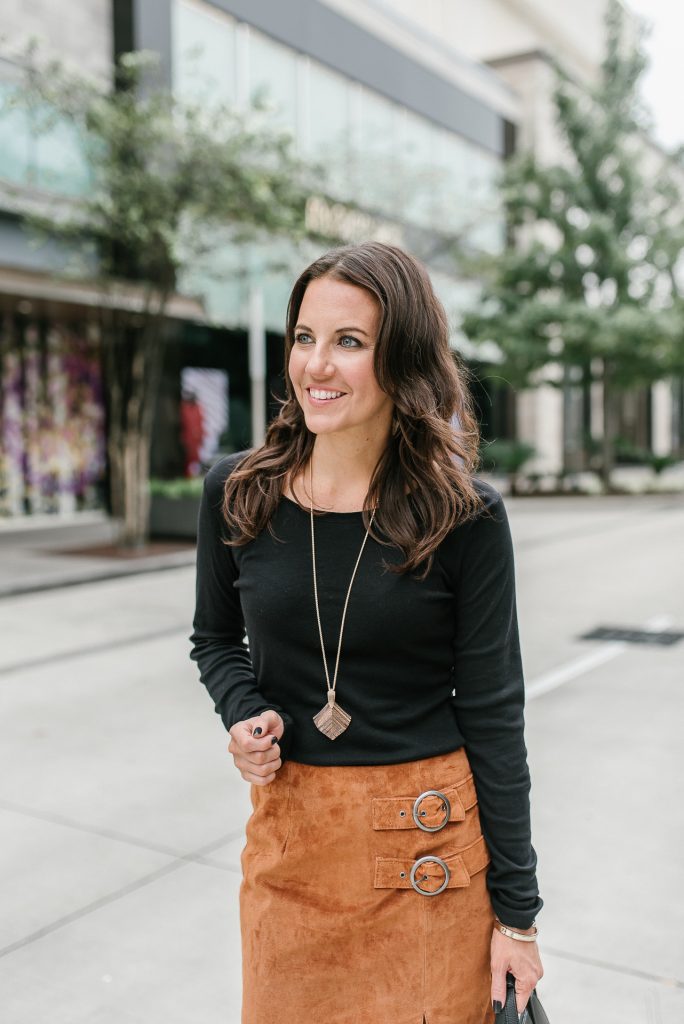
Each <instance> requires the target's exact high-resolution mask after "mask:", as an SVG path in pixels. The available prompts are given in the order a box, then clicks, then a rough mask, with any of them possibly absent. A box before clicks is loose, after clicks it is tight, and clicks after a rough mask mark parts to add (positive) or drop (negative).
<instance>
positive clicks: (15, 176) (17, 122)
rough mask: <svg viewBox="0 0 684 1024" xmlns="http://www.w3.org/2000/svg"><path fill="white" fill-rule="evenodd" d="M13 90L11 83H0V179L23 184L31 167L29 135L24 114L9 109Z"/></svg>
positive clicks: (21, 111)
mask: <svg viewBox="0 0 684 1024" xmlns="http://www.w3.org/2000/svg"><path fill="white" fill-rule="evenodd" d="M15 88H16V87H15V85H14V84H13V83H11V82H0V178H5V180H6V181H14V182H25V181H26V180H27V178H28V175H29V170H30V166H31V154H30V135H31V133H30V131H29V126H28V120H27V115H26V112H25V111H23V110H17V109H10V107H9V103H10V101H11V99H12V96H13V94H14V90H15Z"/></svg>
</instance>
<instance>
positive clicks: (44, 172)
mask: <svg viewBox="0 0 684 1024" xmlns="http://www.w3.org/2000/svg"><path fill="white" fill-rule="evenodd" d="M34 158H35V170H34V176H33V181H34V183H35V184H36V185H37V186H38V187H39V188H44V189H47V190H49V191H51V192H61V193H64V194H65V195H74V196H79V195H84V194H85V193H86V192H87V191H88V188H89V187H90V184H91V175H90V168H89V167H88V163H87V161H86V159H85V156H84V151H83V145H82V143H81V140H80V138H79V133H78V130H77V129H76V128H75V127H74V125H72V124H68V123H66V122H65V121H61V122H58V123H57V124H55V125H54V126H53V127H52V128H50V130H49V131H45V132H40V133H39V134H37V135H36V137H35V145H34Z"/></svg>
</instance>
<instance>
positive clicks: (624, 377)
mask: <svg viewBox="0 0 684 1024" xmlns="http://www.w3.org/2000/svg"><path fill="white" fill-rule="evenodd" d="M606 30H607V32H606V39H607V43H606V53H605V56H604V59H603V62H602V66H601V74H600V76H599V79H598V82H597V83H596V85H595V86H593V87H590V88H587V89H580V88H579V87H577V86H576V85H575V83H573V81H571V80H570V79H569V78H568V76H567V75H566V74H565V73H564V72H563V71H562V69H561V68H560V67H557V69H556V71H557V83H556V89H555V91H554V103H555V111H556V119H555V120H556V126H557V130H558V133H559V137H560V139H561V140H562V141H563V142H564V144H565V149H566V155H567V159H565V160H564V161H563V163H562V164H561V163H559V164H556V165H553V166H542V165H541V164H540V162H539V161H538V160H537V158H536V157H535V156H534V154H532V153H528V152H523V153H521V154H519V155H517V156H515V157H514V158H512V159H511V161H510V162H509V164H508V165H507V167H506V168H505V170H504V174H503V179H502V181H503V203H504V210H505V216H506V220H507V225H508V229H509V239H510V241H511V245H510V247H509V248H508V249H507V251H506V252H505V253H504V254H503V255H502V256H501V257H497V259H496V261H494V262H493V263H492V264H490V265H489V266H488V268H487V271H488V280H487V283H486V286H485V290H484V295H483V296H482V299H481V301H480V303H479V305H478V308H477V309H474V310H472V311H470V312H469V313H468V315H467V316H466V317H465V318H464V324H463V329H464V331H465V333H466V335H467V336H468V337H469V338H471V339H472V340H473V341H475V342H478V341H485V340H489V341H492V340H493V341H495V342H496V343H497V345H498V346H499V348H500V350H501V352H502V355H503V360H504V363H503V367H502V369H503V372H505V374H506V376H507V377H508V378H509V379H510V380H511V382H512V383H513V384H515V385H517V386H521V387H523V386H529V385H531V384H534V383H535V375H536V373H537V371H539V370H540V369H541V368H542V367H544V366H547V365H548V364H550V363H555V364H560V366H561V367H562V368H570V367H580V368H581V371H582V374H583V376H584V379H585V380H592V379H594V378H596V379H600V380H601V383H602V385H603V410H604V430H603V438H602V451H601V461H602V478H603V480H604V483H605V484H606V485H608V484H609V480H610V472H611V468H612V465H613V462H614V453H613V442H614V437H615V421H616V413H617V408H616V402H617V396H618V394H619V392H620V390H624V389H628V388H632V387H635V386H639V385H645V384H649V383H651V382H653V381H655V380H658V379H662V378H664V377H667V376H669V375H670V374H676V373H681V372H684V345H683V337H684V312H683V309H682V296H681V290H680V287H679V285H678V280H681V278H678V273H680V272H681V264H680V260H681V253H682V243H683V241H684V231H683V228H682V194H681V190H680V188H679V185H678V183H677V180H676V178H675V175H674V174H673V173H672V172H673V170H674V169H675V161H674V160H673V158H672V157H670V158H668V157H667V156H663V158H662V160H661V166H660V168H659V169H658V172H657V173H656V174H653V172H652V170H651V171H648V172H647V171H646V170H645V169H644V166H643V165H644V159H643V155H644V149H645V143H644V138H643V135H644V132H645V131H646V130H647V128H648V119H647V115H646V114H645V112H644V111H643V109H642V108H641V106H640V103H639V100H638V95H637V85H638V82H639V78H640V76H641V74H642V71H643V69H644V67H645V58H644V55H643V51H642V44H641V39H638V40H637V42H636V43H635V44H633V45H630V46H628V45H626V43H625V26H624V21H623V12H622V8H621V6H620V4H619V3H617V2H616V0H611V3H610V5H609V8H608V12H607V15H606ZM560 376H562V375H560ZM551 383H554V384H555V385H556V386H562V379H561V380H559V381H551Z"/></svg>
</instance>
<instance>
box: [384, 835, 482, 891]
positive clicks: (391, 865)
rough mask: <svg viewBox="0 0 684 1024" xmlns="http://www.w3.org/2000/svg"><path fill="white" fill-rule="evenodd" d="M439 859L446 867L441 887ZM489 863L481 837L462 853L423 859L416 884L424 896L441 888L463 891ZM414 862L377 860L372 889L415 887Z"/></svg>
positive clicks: (441, 872)
mask: <svg viewBox="0 0 684 1024" xmlns="http://www.w3.org/2000/svg"><path fill="white" fill-rule="evenodd" d="M417 859H422V858H417ZM440 860H441V861H443V862H444V863H445V864H446V865H447V867H448V868H449V881H448V882H447V885H446V886H445V885H444V868H443V867H441V866H440V864H439V863H438V861H440ZM490 860H491V858H490V855H489V850H488V849H487V844H486V843H485V840H484V836H480V837H479V838H478V839H476V840H475V842H474V843H471V844H470V845H469V846H465V847H464V848H463V849H462V850H456V851H454V852H453V853H447V854H444V853H443V854H441V855H440V856H439V858H438V860H436V861H429V860H425V861H424V862H423V863H422V864H421V865H420V866H419V868H418V871H417V872H416V883H417V884H418V885H419V886H420V889H423V890H425V892H424V894H425V895H426V896H431V895H433V894H434V893H435V890H437V889H440V890H441V889H442V888H446V889H463V888H464V887H465V886H467V885H470V879H471V877H472V876H473V875H476V874H477V873H478V871H482V870H483V868H486V867H487V865H488V864H489V862H490ZM415 863H416V861H415V860H413V859H412V858H410V857H408V858H404V857H376V858H375V881H374V883H373V884H374V888H376V889H411V888H415V885H413V883H412V882H411V869H412V868H413V866H414V864H415ZM425 876H427V877H425ZM417 891H420V890H417Z"/></svg>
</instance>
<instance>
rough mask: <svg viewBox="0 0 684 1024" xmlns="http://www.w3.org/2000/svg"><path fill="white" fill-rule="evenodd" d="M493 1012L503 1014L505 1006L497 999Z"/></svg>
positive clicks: (493, 1005) (493, 1004)
mask: <svg viewBox="0 0 684 1024" xmlns="http://www.w3.org/2000/svg"><path fill="white" fill-rule="evenodd" d="M492 1010H493V1011H494V1013H501V1011H502V1010H503V1006H502V1005H501V1003H500V1002H499V1000H498V999H495V1000H494V1002H493V1003H492Z"/></svg>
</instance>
